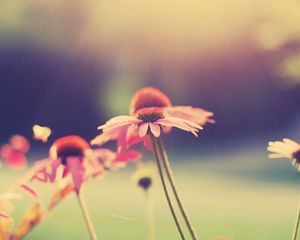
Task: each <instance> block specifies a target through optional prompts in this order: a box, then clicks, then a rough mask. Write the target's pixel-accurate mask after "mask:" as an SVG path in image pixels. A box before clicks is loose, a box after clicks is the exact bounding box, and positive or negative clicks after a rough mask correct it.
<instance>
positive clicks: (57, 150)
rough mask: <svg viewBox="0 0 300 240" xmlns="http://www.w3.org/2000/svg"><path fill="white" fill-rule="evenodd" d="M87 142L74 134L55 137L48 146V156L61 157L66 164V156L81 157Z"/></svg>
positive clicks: (87, 145)
mask: <svg viewBox="0 0 300 240" xmlns="http://www.w3.org/2000/svg"><path fill="white" fill-rule="evenodd" d="M88 149H89V144H88V143H87V141H85V140H84V139H83V138H81V137H79V136H75V135H71V136H66V137H62V138H59V139H57V140H56V141H55V142H54V143H53V145H52V146H51V148H50V157H52V158H53V159H56V158H61V159H62V164H66V158H67V157H83V156H84V154H85V152H86V150H88Z"/></svg>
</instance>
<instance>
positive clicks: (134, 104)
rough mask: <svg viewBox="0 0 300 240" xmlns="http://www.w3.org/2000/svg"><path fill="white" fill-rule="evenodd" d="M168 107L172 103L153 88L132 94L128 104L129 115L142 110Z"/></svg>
mask: <svg viewBox="0 0 300 240" xmlns="http://www.w3.org/2000/svg"><path fill="white" fill-rule="evenodd" d="M170 106H172V103H171V101H170V99H169V98H168V97H167V96H166V95H165V94H164V93H163V92H161V91H160V90H158V89H156V88H153V87H146V88H142V89H140V90H138V91H137V92H136V93H135V94H134V96H133V98H132V100H131V103H130V114H134V113H136V112H137V111H138V110H140V109H142V108H148V107H170Z"/></svg>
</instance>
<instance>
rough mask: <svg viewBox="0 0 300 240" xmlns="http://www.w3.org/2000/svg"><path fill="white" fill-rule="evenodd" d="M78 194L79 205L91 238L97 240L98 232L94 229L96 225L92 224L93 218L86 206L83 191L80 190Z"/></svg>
mask: <svg viewBox="0 0 300 240" xmlns="http://www.w3.org/2000/svg"><path fill="white" fill-rule="evenodd" d="M76 196H77V200H78V203H79V207H80V210H81V212H82V215H83V219H84V222H85V225H86V228H87V231H88V233H89V236H90V239H91V240H97V236H96V232H95V230H94V226H93V224H92V220H91V218H90V215H89V212H88V210H87V207H86V204H85V201H84V198H83V196H82V193H81V192H78V193H76Z"/></svg>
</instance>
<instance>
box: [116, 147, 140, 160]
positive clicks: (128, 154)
mask: <svg viewBox="0 0 300 240" xmlns="http://www.w3.org/2000/svg"><path fill="white" fill-rule="evenodd" d="M142 156H143V155H142V153H141V152H138V151H135V150H128V151H124V152H121V153H119V154H117V155H116V159H115V160H114V163H116V162H128V161H129V160H133V161H137V160H140V159H141V158H142Z"/></svg>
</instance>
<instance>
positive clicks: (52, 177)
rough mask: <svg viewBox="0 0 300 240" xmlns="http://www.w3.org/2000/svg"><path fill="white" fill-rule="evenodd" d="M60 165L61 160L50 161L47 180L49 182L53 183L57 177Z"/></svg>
mask: <svg viewBox="0 0 300 240" xmlns="http://www.w3.org/2000/svg"><path fill="white" fill-rule="evenodd" d="M60 164H61V159H56V160H54V161H53V160H52V162H51V172H50V174H49V179H50V181H51V182H54V181H55V179H56V175H57V169H58V167H59V166H60Z"/></svg>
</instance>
